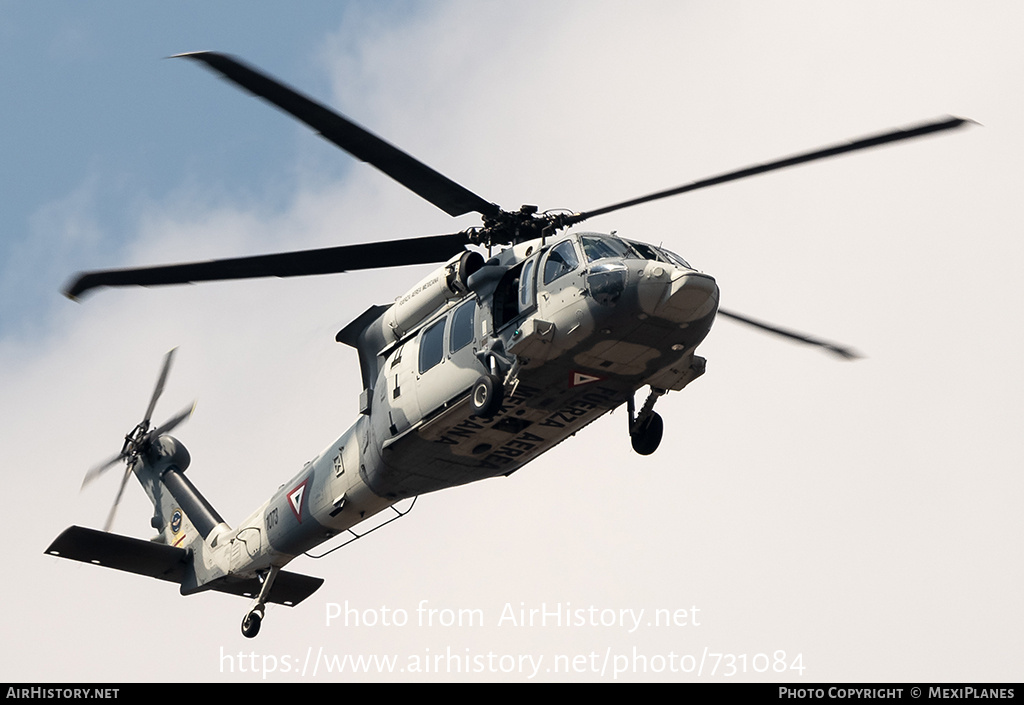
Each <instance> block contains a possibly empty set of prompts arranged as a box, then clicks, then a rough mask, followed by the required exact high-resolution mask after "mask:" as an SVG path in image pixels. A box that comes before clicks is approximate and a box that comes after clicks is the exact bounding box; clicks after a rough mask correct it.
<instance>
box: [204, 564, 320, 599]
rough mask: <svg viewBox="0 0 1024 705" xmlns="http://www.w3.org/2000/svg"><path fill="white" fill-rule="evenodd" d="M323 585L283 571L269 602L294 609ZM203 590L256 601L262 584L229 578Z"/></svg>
mask: <svg viewBox="0 0 1024 705" xmlns="http://www.w3.org/2000/svg"><path fill="white" fill-rule="evenodd" d="M323 584H324V579H323V578H314V577H312V576H310V575H301V574H299V573H289V572H288V571H286V570H282V571H281V572H280V573H278V574H277V578H275V579H274V584H273V585H272V586H271V588H270V595H269V596H268V597H267V602H272V603H274V604H276V605H287V606H288V607H294V606H295V605H297V604H299V603H300V602H302V601H303V600H305V599H306V598H307V597H309V596H310V595H312V594H313V593H314V592H316V591H317V589H318V588H319V587H320V586H321V585H323ZM203 589H210V590H216V591H217V592H226V593H228V594H229V595H238V596H239V597H249V598H252V599H256V596H257V595H259V594H260V582H259V581H258V580H256V578H249V579H244V578H231V577H228V578H221V579H219V580H214V581H213V582H212V583H209V584H207V585H204V586H203Z"/></svg>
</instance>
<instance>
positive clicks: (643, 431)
mask: <svg viewBox="0 0 1024 705" xmlns="http://www.w3.org/2000/svg"><path fill="white" fill-rule="evenodd" d="M664 433H665V422H664V421H663V420H662V418H661V415H660V414H657V413H654V412H652V413H651V415H650V416H649V417H647V420H646V421H645V422H644V423H643V424H641V426H640V427H639V428H638V429H636V430H635V431H634V432H633V433H631V434H629V435H630V440H631V441H632V442H633V450H635V451H636V452H637V453H639V454H640V455H650V454H651V453H653V452H654V451H656V450H658V446H659V445H661V437H662V436H663V435H664Z"/></svg>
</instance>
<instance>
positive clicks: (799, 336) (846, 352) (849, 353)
mask: <svg viewBox="0 0 1024 705" xmlns="http://www.w3.org/2000/svg"><path fill="white" fill-rule="evenodd" d="M718 315H720V316H725V317H726V318H731V319H733V320H734V321H739V322H740V323H746V324H747V325H750V326H754V327H755V328H760V329H761V330H763V331H767V332H769V333H774V334H775V335H781V336H783V337H785V338H789V339H790V340H796V341H799V342H801V343H807V344H808V345H815V346H817V347H819V348H822V349H824V350H827V351H828V352H830V353H832V354H833V355H838V356H839V357H841V358H843V359H844V360H856V359H857V358H859V357H860V355H859V354H857V353H856V352H854V351H853V350H852V349H850V348H848V347H845V346H843V345H837V344H836V343H830V342H828V341H826V340H821V339H819V338H812V337H810V336H808V335H804V334H803V333H796V332H794V331H791V330H786V329H785V328H779V327H777V326H773V325H769V324H767V323H762V322H761V321H755V320H754V319H752V318H747V317H746V316H741V315H739V314H738V313H733V312H731V311H725V310H723V309H718Z"/></svg>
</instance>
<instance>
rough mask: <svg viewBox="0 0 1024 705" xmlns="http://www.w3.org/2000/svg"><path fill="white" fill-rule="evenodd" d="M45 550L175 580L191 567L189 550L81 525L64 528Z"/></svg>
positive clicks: (75, 558)
mask: <svg viewBox="0 0 1024 705" xmlns="http://www.w3.org/2000/svg"><path fill="white" fill-rule="evenodd" d="M46 552H47V553H48V554H50V555H51V556H59V557H61V558H70V559H71V560H73V561H82V562H83V563H93V564H94V565H102V566H106V567H107V568H114V569H116V570H124V571H128V572H129V573H137V574H139V575H148V576H149V577H151V578H159V579H160V580H168V581H170V582H172V583H180V582H181V580H182V578H184V577H185V572H186V570H187V569H188V551H186V550H185V549H183V548H175V547H174V546H168V545H166V544H162V543H153V542H152V541H143V540H142V539H135V538H131V537H130V536H120V535H118V534H111V533H108V532H106V531H97V530H96V529H85V528H83V527H81V526H69V527H68V528H66V529H64V531H63V532H62V533H61V535H60V536H58V537H57V538H56V539H55V540H54V542H53V543H51V544H50V547H49V548H48V549H46Z"/></svg>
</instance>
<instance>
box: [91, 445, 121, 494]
mask: <svg viewBox="0 0 1024 705" xmlns="http://www.w3.org/2000/svg"><path fill="white" fill-rule="evenodd" d="M125 457H126V455H125V454H124V453H118V454H117V455H115V456H114V457H113V458H111V459H110V460H107V461H106V462H103V463H100V464H99V465H96V466H94V467H92V468H90V469H89V472H87V473H85V477H84V478H83V479H82V489H85V486H86V485H88V484H89V483H91V482H92V481H93V480H95V479H96V478H97V477H99V476H100V475H102V474H103V473H105V472H106V471H107V470H109V469H110V468H112V467H114V466H115V465H117V464H118V463H119V462H121V461H122V460H124V459H125Z"/></svg>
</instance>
